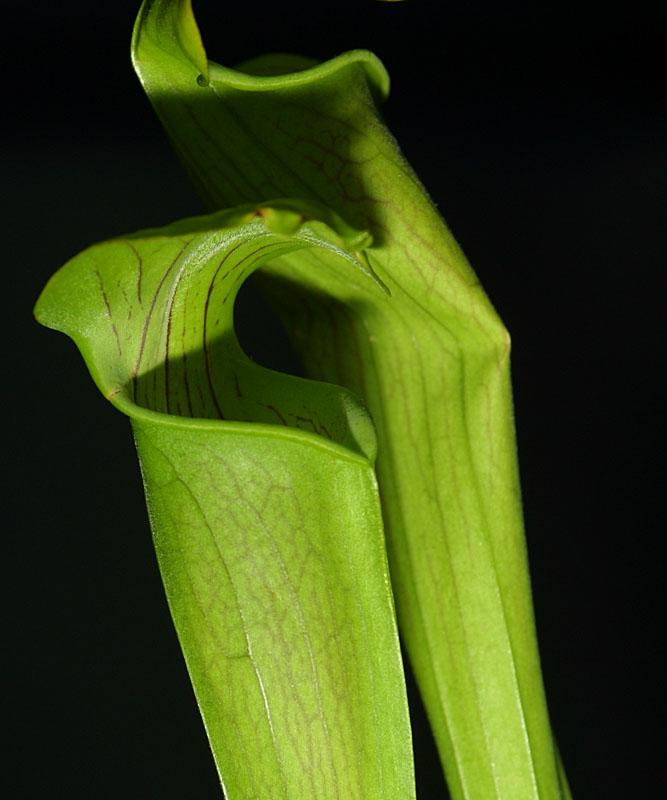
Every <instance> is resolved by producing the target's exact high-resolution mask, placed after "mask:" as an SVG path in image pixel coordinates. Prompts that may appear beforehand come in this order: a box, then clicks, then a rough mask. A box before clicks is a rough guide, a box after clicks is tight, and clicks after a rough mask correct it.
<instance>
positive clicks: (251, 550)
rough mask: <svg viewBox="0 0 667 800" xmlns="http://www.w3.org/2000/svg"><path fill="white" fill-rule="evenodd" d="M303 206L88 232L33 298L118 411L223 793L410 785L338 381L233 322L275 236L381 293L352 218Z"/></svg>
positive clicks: (358, 437)
mask: <svg viewBox="0 0 667 800" xmlns="http://www.w3.org/2000/svg"><path fill="white" fill-rule="evenodd" d="M320 211H321V209H319V208H318V207H317V205H316V204H308V203H304V202H294V203H291V202H289V201H285V200H278V201H275V202H274V203H273V204H271V205H267V204H264V205H262V206H259V207H257V206H251V207H248V206H243V207H240V208H236V209H234V210H232V211H227V212H223V213H217V214H213V215H211V216H209V217H202V218H197V219H190V220H184V221H182V222H179V223H175V224H174V225H171V226H168V227H166V228H162V229H155V230H147V231H141V232H139V233H137V234H134V235H132V236H127V237H124V238H120V239H115V240H111V241H108V242H104V243H102V244H100V245H96V246H94V247H92V248H90V249H88V250H86V251H85V252H83V253H82V254H80V255H79V256H77V257H76V258H74V259H73V260H72V261H71V262H69V263H68V264H66V265H65V266H64V267H63V268H62V269H61V270H60V271H59V272H58V273H57V274H56V275H55V276H54V277H53V278H52V279H51V281H50V283H49V284H48V286H47V287H46V289H45V290H44V292H43V293H42V296H41V297H40V299H39V301H38V303H37V306H36V309H35V313H36V316H37V318H38V320H39V321H40V322H42V323H43V324H45V325H47V326H49V327H52V328H55V329H57V330H60V331H63V332H64V333H66V334H68V335H69V336H70V337H72V338H73V339H74V341H75V342H76V344H77V345H78V347H79V349H80V350H81V352H82V354H83V356H84V358H85V360H86V362H87V364H88V367H89V369H90V371H91V373H92V375H93V377H94V379H95V381H96V383H97V385H98V386H99V388H100V390H101V391H102V392H103V393H104V394H105V396H106V397H108V398H109V400H110V401H111V402H112V403H114V405H116V406H117V407H118V408H119V409H120V410H121V411H123V412H124V413H126V414H127V415H128V416H129V417H130V419H131V421H132V426H133V429H134V435H135V439H136V444H137V448H138V452H139V458H140V462H141V467H142V474H143V477H144V484H145V489H146V496H147V502H148V508H149V514H150V519H151V526H152V529H153V534H154V540H155V546H156V550H157V555H158V560H159V564H160V570H161V573H162V576H163V580H164V584H165V589H166V593H167V598H168V600H169V604H170V608H171V612H172V615H173V618H174V621H175V624H176V628H177V631H178V634H179V639H180V641H181V645H182V647H183V651H184V654H185V658H186V661H187V665H188V669H189V672H190V676H191V678H192V682H193V686H194V689H195V693H196V696H197V700H198V702H199V705H200V708H201V711H202V715H203V718H204V723H205V725H206V729H207V732H208V736H209V739H210V742H211V746H212V749H213V753H214V756H215V760H216V764H217V766H218V769H219V773H220V778H221V781H222V783H223V786H224V789H225V794H226V796H227V798H229V800H250V799H251V798H253V799H256V798H262V800H264V799H265V798H276V799H278V798H281V799H283V800H295V798H357V799H358V800H366V799H367V798H371V797H372V798H387V800H410V798H413V797H414V786H413V784H414V780H413V773H412V756H411V741H410V727H409V718H408V713H407V702H406V697H405V687H404V681H403V672H402V665H401V658H400V650H399V644H398V636H397V632H396V625H395V618H394V609H393V600H392V596H391V591H390V588H389V576H388V568H387V562H386V551H385V545H384V537H383V529H382V519H381V512H380V506H379V499H378V493H377V485H376V481H375V476H374V472H373V468H372V461H373V459H374V457H375V447H376V445H375V434H374V430H373V425H372V423H371V421H370V418H369V417H368V414H367V412H366V410H365V409H364V407H363V405H362V404H361V403H360V401H359V400H358V398H357V397H356V396H355V395H354V394H352V393H351V392H349V391H348V390H346V389H341V388H339V387H337V386H332V385H329V384H324V383H314V382H312V381H306V380H303V379H301V378H296V377H292V376H289V375H282V374H280V373H276V372H272V371H270V370H267V369H264V368H262V367H259V366H258V365H256V364H254V363H253V362H252V361H250V360H249V359H248V358H247V357H246V356H245V354H244V353H243V351H242V350H241V348H240V346H239V344H238V341H237V340H236V336H235V334H234V329H233V304H234V298H235V296H236V293H237V291H238V289H239V287H240V285H241V284H242V282H243V281H244V280H245V278H246V277H247V276H248V275H249V274H250V273H251V272H252V271H253V270H255V269H257V268H258V267H260V266H261V265H262V264H263V263H265V262H266V261H267V260H269V259H273V258H276V257H280V256H283V255H286V254H288V253H289V254H291V255H292V256H296V255H298V253H304V252H307V251H309V250H311V249H318V250H319V251H320V252H321V253H322V255H323V259H324V262H325V263H326V265H327V267H328V268H330V269H334V271H340V272H341V273H346V274H349V276H350V279H351V280H352V281H355V280H356V281H359V282H361V283H368V284H369V286H370V287H371V291H372V292H376V293H378V294H381V295H382V294H384V291H383V289H382V287H381V286H379V285H378V283H377V280H376V278H375V277H374V276H373V274H372V272H370V270H369V269H368V266H367V264H366V263H365V261H364V258H363V256H362V253H361V252H360V251H359V250H357V249H356V248H359V247H362V246H366V245H367V244H368V243H369V241H370V239H369V237H368V235H367V234H365V233H364V232H363V231H354V230H353V229H351V228H350V227H349V226H347V225H346V224H345V223H343V222H342V220H340V219H339V218H338V217H337V216H336V215H335V214H333V213H331V212H323V213H322V214H320ZM297 260H298V259H297ZM167 755H168V754H165V757H167Z"/></svg>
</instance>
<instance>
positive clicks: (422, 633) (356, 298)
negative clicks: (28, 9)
mask: <svg viewBox="0 0 667 800" xmlns="http://www.w3.org/2000/svg"><path fill="white" fill-rule="evenodd" d="M133 61H134V65H135V68H136V70H137V72H138V74H139V76H140V79H141V80H142V83H143V85H144V87H145V89H146V91H147V93H148V96H149V98H150V100H151V102H152V103H153V105H154V107H155V109H156V111H157V113H158V115H159V116H160V119H161V121H162V123H163V125H164V127H165V129H166V131H167V133H168V135H169V137H170V139H171V141H172V142H173V144H174V147H175V149H176V151H177V153H178V154H179V156H180V157H181V159H182V161H183V163H184V164H185V166H186V168H187V170H188V171H189V173H190V175H191V176H192V178H193V180H194V181H195V183H196V185H197V187H198V188H199V191H200V192H201V194H202V196H203V197H204V198H205V200H206V201H207V202H208V203H209V205H210V206H211V207H212V208H220V207H227V206H232V205H236V204H238V203H243V202H251V203H252V202H254V203H261V202H263V201H264V199H265V198H267V197H274V196H290V197H299V198H302V199H303V200H304V201H306V202H317V203H319V204H322V205H324V206H326V207H327V208H331V209H333V210H334V211H335V212H336V213H337V214H339V215H340V216H341V217H342V218H344V219H345V220H347V221H348V223H350V224H352V225H354V226H355V227H357V228H360V229H363V230H368V231H370V232H371V234H372V236H373V242H374V243H373V246H372V247H371V248H369V249H368V250H367V256H368V260H369V263H370V265H371V267H372V269H373V271H374V273H375V274H376V275H377V276H378V277H379V278H380V279H381V281H382V282H383V284H384V285H385V286H386V287H387V288H388V290H389V294H387V293H381V292H378V291H376V290H375V287H373V286H372V285H371V284H370V283H369V282H368V281H364V280H361V279H356V278H355V279H350V272H349V271H348V272H346V273H343V272H342V271H339V270H336V269H333V268H332V265H331V263H330V260H329V259H328V258H327V257H323V256H322V255H321V252H320V251H315V250H312V251H309V252H307V253H303V254H301V253H300V254H299V258H298V260H295V259H294V258H292V257H291V256H290V255H288V254H285V255H282V256H281V257H280V258H276V259H272V260H271V263H270V264H268V265H267V266H266V268H265V270H264V272H265V273H267V278H266V279H265V286H266V290H267V292H268V293H269V295H270V296H271V297H272V299H273V302H274V303H275V304H276V306H277V308H278V309H279V311H280V313H281V314H282V316H283V318H284V319H285V320H286V322H287V326H288V329H289V330H290V331H291V332H292V335H293V338H294V342H295V344H296V346H297V348H298V350H299V352H300V354H301V355H302V357H303V360H304V363H305V365H306V368H307V371H308V374H309V375H310V376H311V377H313V378H316V379H318V380H324V381H330V382H332V383H336V384H340V385H344V386H346V387H349V388H350V389H352V390H353V391H355V392H356V393H358V394H359V395H360V396H361V397H363V399H364V401H365V403H366V405H367V406H368V408H369V410H370V411H371V414H372V416H373V419H374V421H375V424H376V428H377V434H378V458H377V474H378V479H379V484H380V491H381V498H382V508H383V515H384V521H385V526H386V532H387V539H388V550H389V560H390V567H391V576H392V585H393V589H394V593H395V597H396V603H397V611H398V617H399V626H400V630H401V634H402V636H403V638H404V640H405V642H406V645H407V649H408V652H409V656H410V660H411V662H412V665H413V668H414V671H415V674H416V676H417V679H418V682H419V686H420V690H421V693H422V695H423V698H424V701H425V704H426V707H427V710H428V714H429V717H430V720H431V724H432V726H433V730H434V732H435V736H436V740H437V744H438V747H439V750H440V754H441V757H442V761H443V764H444V768H445V772H446V776H447V781H448V784H449V787H450V791H451V793H452V796H453V797H454V798H455V800H463V799H464V798H465V800H476V799H477V798H479V800H489V799H490V798H502V799H503V800H530V799H533V798H561V797H567V796H569V793H568V790H567V787H566V785H565V779H564V776H563V774H562V770H561V768H560V765H559V759H558V756H557V752H556V748H555V746H554V743H553V739H552V735H551V729H550V723H549V719H548V713H547V708H546V702H545V697H544V690H543V686H542V679H541V673H540V666H539V656H538V651H537V643H536V636H535V629H534V620H533V611H532V603H531V594H530V584H529V578H528V570H527V563H526V552H525V544H524V535H523V523H522V512H521V501H520V487H519V481H518V470H517V460H516V448H515V437H514V429H513V414H512V401H511V386H510V374H509V352H510V340H509V336H508V334H507V331H506V330H505V328H504V327H503V325H502V323H501V322H500V320H499V319H498V317H497V315H496V314H495V312H494V310H493V308H492V306H491V304H490V303H489V301H488V299H487V298H486V296H485V295H484V292H483V290H482V288H481V287H480V285H479V282H478V281H477V279H476V277H475V275H474V273H473V271H472V269H471V268H470V266H469V265H468V263H467V261H466V259H465V257H464V255H463V254H462V252H461V250H460V248H459V247H458V245H457V243H456V242H455V240H454V239H453V237H452V236H451V234H450V232H449V231H448V229H447V228H446V226H445V224H444V223H443V221H442V219H441V218H440V216H439V214H438V212H437V210H436V209H435V207H434V206H433V204H432V203H431V202H430V200H429V198H428V197H427V195H426V192H425V191H424V188H423V187H422V186H421V184H420V182H419V181H418V179H417V178H416V177H415V175H414V173H413V172H412V170H411V169H410V167H409V166H408V165H407V164H406V162H405V161H404V159H403V157H402V156H401V154H400V152H399V150H398V147H397V145H396V142H395V141H394V139H393V138H392V136H391V135H390V133H389V132H388V131H387V129H386V128H385V126H384V125H383V123H382V122H381V120H380V118H379V116H378V113H377V109H376V103H377V101H379V100H380V99H383V98H385V97H386V95H387V92H388V78H387V75H386V73H385V71H384V69H383V67H382V65H381V64H380V62H379V61H378V60H377V59H376V58H375V57H374V56H373V55H372V54H370V53H367V52H364V51H355V52H351V53H347V54H345V55H342V56H339V57H338V58H335V59H333V60H331V61H329V62H326V63H324V64H319V65H313V62H312V61H309V60H307V59H302V58H299V57H296V56H294V57H290V56H284V55H279V56H273V57H272V56H264V57H261V58H259V59H257V60H255V61H251V62H247V63H245V64H244V65H242V68H241V69H240V70H231V69H228V68H224V67H221V66H219V65H217V64H214V63H212V62H210V61H208V62H207V60H206V55H205V52H204V50H203V47H202V44H201V40H200V38H199V34H198V32H197V29H196V25H195V23H194V20H193V18H192V16H191V10H190V4H189V2H176V1H175V0H153V2H145V3H144V6H143V7H142V11H141V13H140V16H139V19H138V21H137V26H136V28H135V34H134V41H133ZM424 79H425V80H431V81H433V83H434V97H436V96H437V97H439V96H440V93H441V90H440V88H439V87H438V85H437V81H436V80H435V79H434V76H424Z"/></svg>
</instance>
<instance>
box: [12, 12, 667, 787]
mask: <svg viewBox="0 0 667 800" xmlns="http://www.w3.org/2000/svg"><path fill="white" fill-rule="evenodd" d="M7 5H9V4H7ZM136 5H137V4H136V3H135V2H132V1H131V0H123V2H120V0H116V1H115V2H113V3H111V2H109V3H101V2H100V3H90V2H85V3H84V2H81V1H80V2H70V1H68V0H63V2H58V3H49V4H46V3H43V4H38V3H24V4H23V6H22V7H19V6H16V5H15V6H14V7H13V11H12V12H11V13H10V12H9V11H8V12H7V13H5V10H4V8H3V25H4V29H3V53H4V56H5V58H6V65H5V70H4V75H5V79H4V81H3V106H4V109H5V111H8V114H7V115H6V117H5V122H4V125H3V128H2V133H1V135H2V143H3V153H4V157H3V163H4V167H3V192H2V199H3V212H2V220H3V226H4V225H5V224H6V230H5V232H4V234H3V239H4V242H3V255H4V260H5V264H4V270H5V276H6V278H5V285H4V303H3V306H4V314H3V318H4V319H3V321H4V323H6V324H7V330H6V333H5V339H4V341H5V348H4V353H3V360H4V363H5V365H6V371H7V373H8V377H9V381H8V388H6V389H5V392H4V396H5V406H4V409H5V411H4V426H3V429H4V432H5V436H6V438H5V447H4V449H5V453H6V455H7V459H6V460H7V463H8V465H9V471H10V473H11V474H10V478H11V479H12V480H11V482H10V483H9V488H10V491H9V494H8V499H7V500H6V502H5V507H6V509H7V512H8V513H7V515H6V516H7V517H9V520H10V523H11V524H10V525H9V526H8V529H7V530H6V531H5V533H4V539H5V542H6V544H5V550H6V553H7V558H6V559H3V562H4V565H5V567H4V575H5V581H4V585H5V588H6V589H7V596H6V600H5V602H4V608H5V612H6V625H5V629H6V634H5V641H6V644H7V651H8V653H9V659H8V663H9V666H10V667H16V669H15V670H14V669H11V671H10V673H9V677H8V679H7V680H6V682H5V684H4V686H5V695H6V699H7V700H8V701H9V703H8V710H7V713H6V715H5V729H6V730H7V731H9V733H10V738H11V742H12V746H11V748H10V750H9V754H10V760H9V766H8V767H7V768H5V770H4V772H3V778H4V779H6V780H8V782H9V786H8V793H7V794H6V795H5V796H9V797H12V798H37V797H42V796H44V795H45V794H48V796H54V797H67V798H79V797H81V798H100V800H102V799H105V798H117V797H123V798H126V799H127V800H131V799H132V798H149V799H151V798H161V799H162V798H164V799H165V800H166V798H188V799H189V800H190V799H192V800H194V799H195V798H197V799H198V798H202V799H203V798H215V797H219V796H220V790H219V788H218V785H217V778H216V775H215V772H214V768H213V765H212V760H211V758H210V756H209V753H208V751H207V745H206V742H205V737H204V733H203V729H202V727H201V724H200V722H199V719H198V712H197V710H196V706H195V703H194V700H193V698H192V696H191V690H190V688H189V684H188V681H187V677H186V674H185V670H184V667H183V665H182V663H181V658H180V654H179V651H178V647H177V643H176V641H175V636H174V634H173V631H172V628H171V623H170V620H169V618H168V614H167V611H166V606H165V603H164V600H163V596H162V589H161V586H160V581H159V576H158V574H157V569H156V565H155V561H154V556H153V552H152V545H151V541H150V534H149V530H148V525H147V522H146V516H145V510H144V506H143V496H142V491H141V485H140V480H139V474H138V468H137V466H136V460H135V455H134V451H133V444H132V440H131V436H130V431H129V428H128V425H127V423H126V421H125V420H124V419H123V418H122V417H121V416H120V415H119V414H118V413H117V412H115V411H114V410H113V409H111V407H110V406H108V405H107V404H106V403H105V401H104V400H103V399H102V398H101V397H100V396H98V393H97V390H96V389H95V387H94V386H93V384H92V382H91V381H90V379H89V378H88V376H87V374H86V372H85V369H84V367H83V363H82V361H81V359H80V357H79V356H78V354H77V353H76V351H75V349H74V347H73V345H72V344H71V343H70V342H68V341H67V340H65V339H64V338H63V337H61V336H58V335H56V334H54V333H52V332H49V331H46V330H44V329H41V328H39V327H38V326H37V325H36V323H34V322H33V321H32V319H31V307H32V305H33V303H34V301H35V299H36V297H37V294H38V292H39V291H40V289H41V288H42V286H43V284H44V283H45V282H46V280H47V278H48V277H49V275H50V274H51V273H52V272H53V271H54V270H55V269H56V268H57V267H58V266H59V265H60V264H62V263H63V262H64V261H65V260H66V259H67V258H69V257H70V256H71V255H73V254H74V253H76V252H78V251H79V250H80V249H82V248H83V247H84V246H86V245H88V244H90V243H92V242H93V241H95V240H98V239H101V238H106V237H109V236H111V235H114V234H120V233H122V232H127V231H130V230H133V229H136V228H139V227H147V226H152V225H160V224H164V223H166V222H168V221H171V220H172V219H175V218H177V217H179V216H183V215H186V214H192V213H198V212H199V211H200V210H201V207H200V205H199V202H198V200H197V199H196V197H195V196H194V193H193V192H192V190H191V189H190V187H189V185H188V183H187V181H186V179H185V177H184V176H183V174H182V173H181V171H180V167H179V165H178V164H177V162H176V160H175V158H174V157H173V156H172V155H171V153H170V150H169V148H168V146H167V144H166V142H165V140H164V139H163V136H162V133H161V131H160V127H159V125H158V123H157V120H156V119H155V118H154V116H153V113H152V111H151V109H150V107H149V105H148V103H147V101H146V100H145V98H144V96H143V94H142V91H141V89H140V87H139V85H138V82H137V81H136V79H135V78H134V75H133V73H132V69H131V66H130V62H129V37H130V31H131V25H132V22H133V19H134V15H135V12H136V10H137V9H136ZM196 11H197V14H198V18H199V21H200V27H201V29H202V31H203V35H204V40H205V43H206V45H207V50H208V53H209V56H210V57H211V58H213V59H215V60H218V61H220V62H222V63H225V64H229V65H232V64H234V63H235V62H236V61H238V60H241V59H243V58H246V57H250V56H253V55H256V54H258V53H261V52H266V51H271V50H282V51H296V52H303V53H305V54H307V55H312V56H316V57H320V58H326V57H329V56H332V55H335V54H337V53H338V52H340V51H342V50H345V49H350V48H355V47H368V48H370V49H373V50H375V51H376V52H377V54H378V55H379V56H380V57H381V58H382V59H383V60H384V61H385V63H386V65H387V67H388V69H389V71H390V74H391V76H392V79H393V89H392V96H391V98H390V100H389V102H388V103H387V104H386V107H385V109H384V113H385V117H386V119H387V121H388V124H389V125H390V127H391V128H392V130H393V131H394V132H395V134H396V135H397V137H398V139H399V141H400V142H401V144H402V146H403V148H404V151H405V153H406V155H407V157H408V159H409V160H410V161H411V162H412V164H413V166H414V167H415V168H416V170H417V172H418V174H419V175H420V177H421V178H422V180H423V181H424V183H425V184H426V186H427V188H428V190H429V191H430V193H431V194H432V196H433V198H434V200H435V201H436V202H437V204H438V205H439V207H440V209H441V210H442V212H443V214H444V215H445V217H446V218H447V220H448V222H449V224H450V227H451V228H452V229H453V231H454V233H455V235H456V236H457V238H458V240H459V241H460V242H461V244H462V245H463V248H464V250H465V251H466V252H467V254H468V256H469V258H470V260H471V262H472V264H473V265H474V267H475V268H476V270H477V272H478V274H479V276H480V278H481V279H482V282H483V284H484V285H485V287H486V289H487V291H488V293H489V295H490V297H491V298H492V300H493V302H494V303H495V305H496V307H497V308H498V310H499V312H500V314H501V316H502V317H503V319H504V320H505V322H506V324H507V326H508V328H509V330H510V331H511V333H512V335H513V340H514V360H513V364H514V385H515V393H516V414H517V426H518V438H519V449H520V459H521V469H522V479H523V487H524V502H525V510H526V520H527V529H528V544H529V552H530V558H531V568H532V576H533V584H534V595H535V605H536V613H537V620H538V627H539V637H540V644H541V650H542V655H543V667H544V673H545V681H546V685H547V691H548V695H549V700H550V707H551V711H552V717H553V722H554V726H555V729H556V732H557V736H558V739H559V742H560V745H561V749H562V752H563V757H564V760H565V763H566V766H567V768H568V773H569V776H570V779H571V783H572V788H573V791H574V795H575V797H576V798H578V799H579V800H583V798H616V797H619V798H636V797H639V796H646V797H653V796H658V795H659V794H660V793H661V792H660V788H658V787H662V786H663V785H664V779H663V778H662V777H661V775H662V766H663V765H662V763H661V762H662V760H663V759H664V756H663V746H664V745H663V741H662V733H661V725H662V717H663V713H664V703H663V699H662V697H663V692H662V690H663V670H662V667H661V664H660V662H659V656H660V640H661V638H662V629H663V627H664V623H663V618H662V615H661V613H660V611H659V605H658V601H659V598H660V594H661V592H660V589H661V588H662V587H661V582H662V568H661V564H660V552H659V546H660V545H661V544H662V541H661V537H660V536H659V530H658V524H659V523H658V520H659V516H660V513H659V512H660V511H661V510H662V502H661V501H662V496H661V494H662V491H663V489H662V486H663V482H662V480H661V479H662V473H661V459H660V456H661V453H662V409H663V408H664V405H663V402H664V382H663V363H664V361H663V344H662V339H663V336H662V331H663V325H662V314H663V307H664V300H663V270H664V252H665V248H664V246H663V237H664V233H665V225H664V223H665V198H666V194H665V177H666V167H667V163H666V162H667V159H666V157H665V156H666V152H665V133H667V124H666V118H665V109H664V78H663V76H662V75H661V72H660V66H661V65H660V60H661V58H663V57H664V53H665V31H666V30H667V10H666V8H665V6H664V5H662V6H660V4H658V3H655V4H648V3H647V4H645V5H641V4H638V3H628V4H626V5H624V6H618V7H611V6H608V5H607V4H595V5H594V6H593V5H591V6H590V7H589V6H586V5H583V6H581V5H576V4H574V3H568V2H560V3H548V4H542V5H538V6H535V5H534V4H531V3H523V2H517V1H516V0H512V1H511V2H508V1H507V0H506V2H504V3H502V4H499V3H493V2H474V1H472V2H469V3H466V4H463V3H459V2H453V3H448V2H444V0H443V2H440V3H428V2H425V0H406V1H405V2H403V3H383V2H378V0H357V2H355V3H347V4H346V3H339V2H336V3H325V2H317V1H316V0H311V1H310V2H302V1H301V0H282V1H281V2H276V3H274V4H272V5H269V4H264V3H258V2H248V3H244V4H240V7H238V8H234V7H232V4H231V3H229V2H223V1H222V0H199V2H198V3H197V6H196ZM257 302H258V301H257V300H256V299H254V298H253V296H252V293H251V292H245V293H244V297H243V298H242V302H241V305H240V309H239V316H240V317H241V325H242V327H243V330H244V331H245V332H244V333H243V336H244V341H245V342H246V344H247V347H248V349H249V350H250V351H251V352H252V354H253V355H254V356H255V357H256V358H257V360H259V361H263V362H265V363H270V364H273V365H284V366H287V367H289V366H290V363H291V362H290V355H289V352H288V351H287V350H286V348H285V346H284V344H283V343H282V340H279V341H278V343H277V344H276V334H275V330H274V327H273V324H270V323H269V322H267V321H265V320H266V316H265V311H264V310H263V309H261V308H259V307H258V306H257ZM249 323H252V324H249ZM659 478H660V480H659ZM5 484H7V482H5ZM415 739H416V742H417V776H418V782H419V790H420V798H421V799H422V800H430V799H431V798H442V797H445V794H444V789H443V787H442V783H441V779H440V778H439V771H438V767H437V761H436V758H435V755H434V753H433V750H432V745H431V744H430V742H429V739H428V734H427V732H426V729H425V727H424V723H423V719H422V718H421V716H420V714H419V711H417V712H416V718H415ZM640 780H641V781H644V782H645V784H644V786H643V788H641V789H640V788H639V784H638V781H640ZM648 787H654V788H648ZM266 800H270V798H267V799H266ZM322 800H326V798H323V799H322ZM369 800H372V799H371V798H369Z"/></svg>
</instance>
